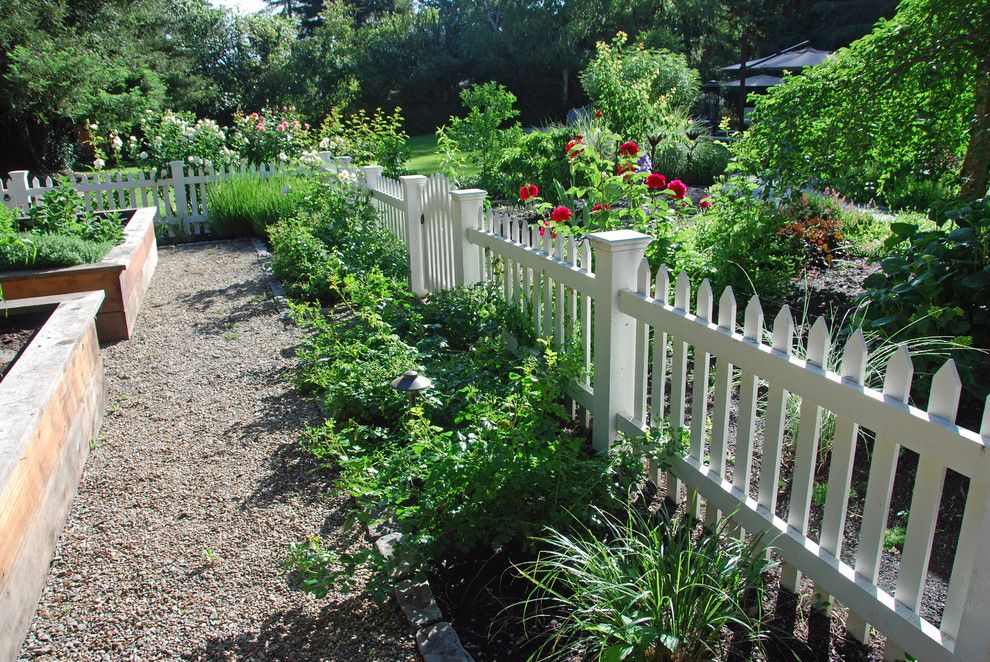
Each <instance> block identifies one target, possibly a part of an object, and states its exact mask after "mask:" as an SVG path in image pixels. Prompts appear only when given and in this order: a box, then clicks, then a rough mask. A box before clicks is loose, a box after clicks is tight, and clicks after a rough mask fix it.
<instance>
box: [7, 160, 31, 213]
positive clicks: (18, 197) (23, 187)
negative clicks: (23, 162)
mask: <svg viewBox="0 0 990 662" xmlns="http://www.w3.org/2000/svg"><path fill="white" fill-rule="evenodd" d="M8 177H9V179H8V180H7V196H8V198H9V199H8V200H6V202H7V206H8V207H17V208H18V209H20V210H21V211H27V209H28V207H29V206H30V202H31V200H30V199H29V198H28V192H27V191H28V171H27V170H11V171H10V173H9V174H8Z"/></svg>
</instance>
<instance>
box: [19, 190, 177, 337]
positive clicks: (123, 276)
mask: <svg viewBox="0 0 990 662" xmlns="http://www.w3.org/2000/svg"><path fill="white" fill-rule="evenodd" d="M122 213H123V214H125V217H126V216H127V215H129V219H128V220H127V223H126V225H125V226H124V240H123V241H122V242H121V243H120V244H118V245H117V246H116V247H114V248H113V249H112V250H111V251H110V252H109V253H108V254H107V256H106V257H105V258H103V259H102V260H101V261H100V262H96V263H92V264H80V265H78V266H74V267H62V268H57V269H27V270H23V271H8V272H4V273H0V288H2V289H3V296H4V297H5V298H6V299H8V300H13V299H23V298H27V297H42V296H53V295H59V294H70V293H75V292H91V291H96V290H102V291H103V293H104V295H105V299H104V302H103V306H102V307H101V308H100V312H99V315H98V316H97V318H96V328H97V331H98V332H99V337H100V341H101V342H112V341H116V340H127V339H128V338H130V337H131V334H132V333H133V331H134V324H135V321H136V320H137V314H138V311H139V310H140V308H141V303H142V302H143V301H144V296H145V293H146V292H147V289H148V285H149V284H150V282H151V277H152V276H153V275H154V273H155V266H156V265H157V264H158V246H157V243H156V241H155V218H156V217H157V215H158V210H157V209H156V208H154V207H142V208H140V209H135V210H130V211H125V212H122Z"/></svg>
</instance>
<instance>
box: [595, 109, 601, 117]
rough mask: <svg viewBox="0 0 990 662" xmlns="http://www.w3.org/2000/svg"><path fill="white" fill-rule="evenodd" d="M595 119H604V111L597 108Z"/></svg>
mask: <svg viewBox="0 0 990 662" xmlns="http://www.w3.org/2000/svg"><path fill="white" fill-rule="evenodd" d="M595 117H596V118H598V119H601V118H602V111H601V110H600V109H598V108H595Z"/></svg>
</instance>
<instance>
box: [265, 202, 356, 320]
mask: <svg viewBox="0 0 990 662" xmlns="http://www.w3.org/2000/svg"><path fill="white" fill-rule="evenodd" d="M268 238H269V241H270V242H271V245H272V273H273V274H274V276H275V278H277V279H278V280H279V282H281V283H282V285H283V287H284V288H285V291H286V293H287V294H288V295H289V296H290V297H292V298H293V299H299V300H303V301H323V302H330V301H331V300H333V299H334V295H333V292H334V291H335V289H336V287H337V285H338V282H339V280H340V277H339V274H340V272H341V270H342V264H341V262H340V258H339V257H338V256H337V254H336V253H332V252H330V251H329V250H327V247H326V246H325V245H324V244H323V242H322V241H320V240H319V239H317V238H316V237H315V236H313V233H312V231H311V230H310V227H309V226H308V225H307V224H306V223H305V222H304V221H303V220H301V219H298V218H286V219H283V220H281V221H279V222H277V223H275V224H274V225H271V226H269V228H268Z"/></svg>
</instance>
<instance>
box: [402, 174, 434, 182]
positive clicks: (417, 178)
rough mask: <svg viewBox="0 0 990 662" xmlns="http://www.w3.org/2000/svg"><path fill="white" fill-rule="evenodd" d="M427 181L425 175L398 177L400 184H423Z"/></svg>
mask: <svg viewBox="0 0 990 662" xmlns="http://www.w3.org/2000/svg"><path fill="white" fill-rule="evenodd" d="M427 179H429V177H427V176H426V175H399V181H400V182H425V181H426V180H427Z"/></svg>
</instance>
